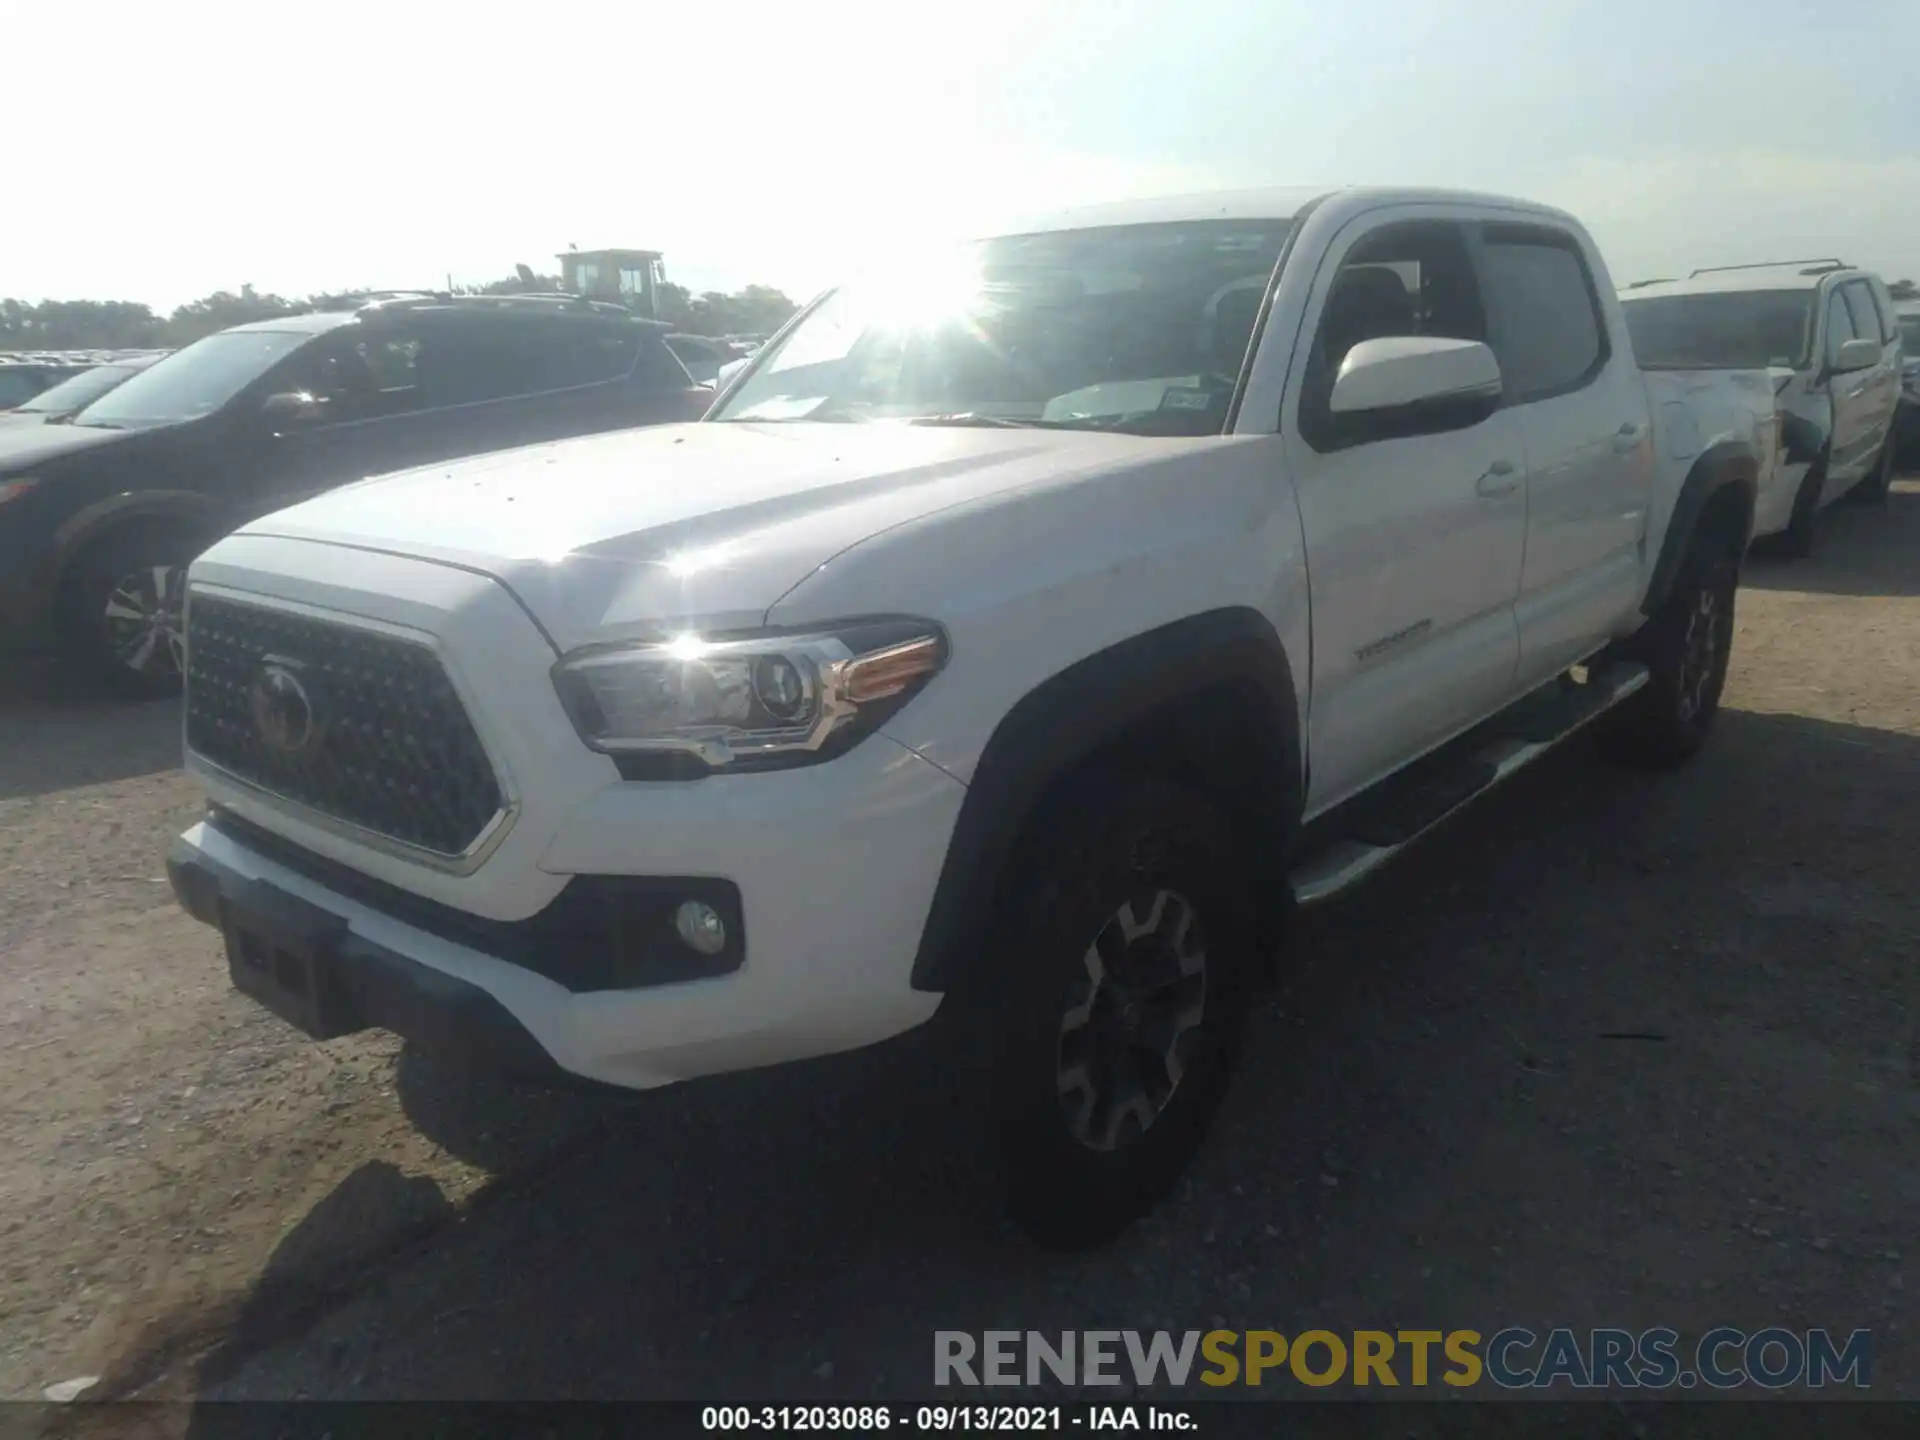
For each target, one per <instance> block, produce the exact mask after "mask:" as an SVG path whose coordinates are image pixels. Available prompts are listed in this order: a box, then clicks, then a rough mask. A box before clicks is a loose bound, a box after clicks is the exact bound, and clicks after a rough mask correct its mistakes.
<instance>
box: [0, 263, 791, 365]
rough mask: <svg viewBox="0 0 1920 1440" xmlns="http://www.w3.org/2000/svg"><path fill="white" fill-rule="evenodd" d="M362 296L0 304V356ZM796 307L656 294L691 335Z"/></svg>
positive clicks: (215, 325) (544, 288)
mask: <svg viewBox="0 0 1920 1440" xmlns="http://www.w3.org/2000/svg"><path fill="white" fill-rule="evenodd" d="M559 289H560V281H559V279H558V278H557V277H555V276H552V275H536V276H534V277H533V279H532V281H531V282H529V281H527V280H524V279H511V280H496V281H493V282H491V283H489V284H485V285H463V286H458V287H456V293H458V294H463V295H513V294H523V293H527V292H542V293H558V291H559ZM372 293H373V292H372V291H368V290H347V291H341V292H338V293H330V294H321V295H308V296H305V297H304V298H298V299H290V298H288V297H286V296H282V295H274V294H271V293H266V292H262V291H259V290H256V289H254V288H253V286H251V285H242V286H241V287H240V288H239V289H238V290H237V291H235V290H220V291H216V292H215V293H214V294H212V295H206V296H202V297H201V298H200V299H198V300H191V301H189V302H188V303H186V304H185V305H182V306H180V307H178V308H177V309H175V310H173V311H172V312H171V313H169V314H166V315H160V314H156V313H155V312H154V310H153V309H152V308H151V307H149V306H146V305H142V304H140V303H138V302H137V301H132V300H43V301H40V302H39V303H38V304H30V303H29V302H27V301H25V300H12V299H0V350H147V349H178V348H179V347H180V346H182V345H189V344H192V343H193V342H194V341H195V340H198V339H199V338H200V337H201V336H203V335H211V334H213V333H214V332H215V331H216V330H225V329H227V328H228V327H229V326H232V325H245V324H249V323H251V322H252V321H255V320H272V319H274V318H275V317H277V316H281V315H298V314H304V313H306V312H307V311H312V310H344V309H350V308H352V307H353V306H355V305H358V304H361V303H363V302H364V301H365V300H366V298H367V296H368V295H370V294H372ZM795 308H796V306H795V305H794V302H793V301H792V300H790V299H788V298H787V296H786V295H784V294H782V293H781V292H780V291H778V290H775V289H773V288H771V287H770V286H766V285H749V286H747V287H746V288H745V289H744V290H739V291H735V292H734V293H732V294H727V293H725V292H722V291H718V290H709V291H707V292H706V293H704V294H701V295H694V294H691V293H690V292H689V291H688V290H687V289H686V287H684V286H681V285H675V284H672V283H671V282H668V283H665V284H662V285H661V286H660V287H659V309H660V316H659V318H660V319H662V320H666V321H669V322H671V323H672V324H673V325H674V326H675V327H676V328H677V329H679V330H681V331H682V332H684V333H687V334H693V335H767V334H770V333H772V332H773V331H774V330H776V329H778V328H779V327H780V325H781V324H782V323H784V322H785V320H786V319H787V317H788V316H790V315H791V314H793V312H794V310H795Z"/></svg>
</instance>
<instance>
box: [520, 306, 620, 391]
mask: <svg viewBox="0 0 1920 1440" xmlns="http://www.w3.org/2000/svg"><path fill="white" fill-rule="evenodd" d="M638 330H639V327H638V326H635V325H631V324H623V323H618V324H612V325H609V324H605V323H595V322H594V321H590V320H589V321H582V320H579V319H576V318H572V317H561V318H559V319H557V320H550V321H548V322H547V323H545V324H539V325H535V326H532V327H530V328H529V329H528V330H527V332H526V335H525V345H526V362H527V369H526V373H525V375H524V376H523V378H522V381H521V385H522V392H521V393H525V394H540V393H542V392H545V391H548V390H570V389H572V388H573V387H575V386H577V385H604V384H606V383H607V382H608V381H609V380H618V379H620V378H621V377H623V376H624V375H626V374H627V373H628V372H629V371H630V370H632V369H633V361H634V352H635V351H636V350H637V349H638V348H639V334H638Z"/></svg>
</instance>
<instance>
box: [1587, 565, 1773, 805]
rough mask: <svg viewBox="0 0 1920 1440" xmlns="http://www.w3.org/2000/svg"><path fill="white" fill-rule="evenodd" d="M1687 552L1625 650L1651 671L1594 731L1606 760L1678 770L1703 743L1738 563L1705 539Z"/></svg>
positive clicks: (1716, 698) (1729, 634)
mask: <svg viewBox="0 0 1920 1440" xmlns="http://www.w3.org/2000/svg"><path fill="white" fill-rule="evenodd" d="M1694 546H1695V548H1694V552H1693V554H1692V555H1690V556H1689V558H1688V563H1687V567H1686V569H1685V570H1684V571H1682V573H1681V576H1680V578H1679V580H1678V581H1677V582H1676V584H1675V585H1674V589H1673V593H1672V594H1671V595H1669V596H1668V597H1667V600H1666V603H1665V604H1663V605H1662V606H1661V607H1660V609H1659V611H1658V612H1657V613H1656V614H1655V615H1654V616H1653V618H1651V619H1650V620H1648V622H1647V623H1646V625H1645V626H1644V627H1643V628H1642V629H1641V631H1640V633H1639V634H1638V635H1637V636H1635V637H1634V641H1633V643H1631V644H1630V645H1629V646H1628V647H1627V653H1628V655H1629V657H1630V658H1632V659H1636V660H1639V661H1641V662H1642V663H1644V664H1645V665H1646V666H1647V669H1648V670H1649V671H1650V672H1651V674H1650V678H1649V679H1648V681H1647V684H1646V685H1645V686H1644V687H1643V688H1642V689H1640V690H1639V691H1638V692H1636V693H1635V694H1634V695H1633V696H1632V697H1630V698H1629V699H1628V700H1627V701H1626V702H1625V703H1624V704H1622V705H1621V707H1620V708H1619V709H1618V710H1617V711H1615V712H1614V714H1613V716H1612V717H1611V719H1610V721H1609V723H1607V724H1606V725H1604V726H1603V727H1602V730H1601V736H1602V740H1603V743H1604V744H1605V745H1606V748H1607V749H1608V751H1609V752H1610V753H1611V754H1613V755H1614V756H1616V757H1617V758H1619V759H1622V760H1626V761H1628V762H1629V763H1632V764H1637V765H1641V766H1645V767H1648V768H1652V769H1667V768H1671V767H1672V766H1675V765H1678V764H1680V763H1681V762H1683V761H1685V760H1686V759H1688V758H1689V757H1690V756H1692V755H1693V754H1694V752H1696V751H1697V750H1699V748H1700V747H1701V745H1702V744H1704V743H1705V741H1706V738H1707V733H1708V732H1709V731H1710V730H1711V729H1712V728H1713V721H1714V717H1715V716H1716V715H1717V714H1719V711H1720V694H1721V691H1722V690H1723V689H1724V688H1725V687H1726V683H1727V664H1728V661H1729V660H1731V658H1732V656H1733V618H1734V617H1733V607H1734V597H1735V595H1736V594H1738V592H1739V582H1740V564H1739V561H1738V559H1737V558H1736V557H1735V556H1734V554H1733V553H1732V552H1731V551H1730V550H1729V549H1727V548H1726V546H1725V545H1724V544H1723V543H1721V542H1720V540H1719V538H1718V537H1717V536H1714V535H1712V534H1708V535H1705V536H1702V537H1701V538H1700V539H1698V540H1696V541H1695V542H1694Z"/></svg>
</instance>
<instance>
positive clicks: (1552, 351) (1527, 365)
mask: <svg viewBox="0 0 1920 1440" xmlns="http://www.w3.org/2000/svg"><path fill="white" fill-rule="evenodd" d="M1482 262H1483V266H1484V269H1485V274H1486V286H1487V303H1488V306H1489V307H1490V308H1491V309H1492V311H1493V327H1494V338H1493V350H1494V354H1495V355H1496V356H1497V357H1498V358H1499V360H1500V373H1501V375H1502V376H1503V377H1504V379H1505V382H1506V392H1507V402H1508V403H1509V404H1512V405H1524V404H1526V403H1527V402H1528V401H1531V400H1544V399H1546V398H1548V397H1549V396H1553V395H1563V394H1565V393H1566V392H1568V391H1569V390H1577V389H1579V388H1580V387H1581V386H1582V385H1585V384H1586V383H1587V382H1588V381H1590V380H1592V379H1593V378H1594V376H1596V375H1598V374H1599V373H1600V371H1601V370H1602V369H1603V368H1604V367H1605V365H1606V363H1607V358H1608V354H1609V348H1610V347H1609V346H1608V344H1607V329H1606V322H1605V320H1604V319H1603V318H1602V312H1601V309H1600V299H1599V295H1598V294H1597V293H1596V291H1595V288H1594V284H1593V276H1592V275H1591V274H1590V273H1589V272H1588V270H1587V262H1586V259H1585V257H1583V256H1582V255H1581V253H1580V246H1579V243H1578V242H1577V241H1576V240H1575V239H1574V238H1573V236H1571V235H1568V234H1565V233H1564V232H1562V231H1558V230H1552V229H1546V228H1540V227H1535V226H1521V225H1489V226H1487V227H1486V229H1485V231H1484V232H1483V248H1482Z"/></svg>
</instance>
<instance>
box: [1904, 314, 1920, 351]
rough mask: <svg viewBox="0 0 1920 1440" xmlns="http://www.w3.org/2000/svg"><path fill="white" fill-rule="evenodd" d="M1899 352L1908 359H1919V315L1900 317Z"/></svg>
mask: <svg viewBox="0 0 1920 1440" xmlns="http://www.w3.org/2000/svg"><path fill="white" fill-rule="evenodd" d="M1900 352H1901V354H1902V355H1904V356H1905V357H1906V358H1907V359H1908V360H1920V315H1902V316H1901V317H1900Z"/></svg>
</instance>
